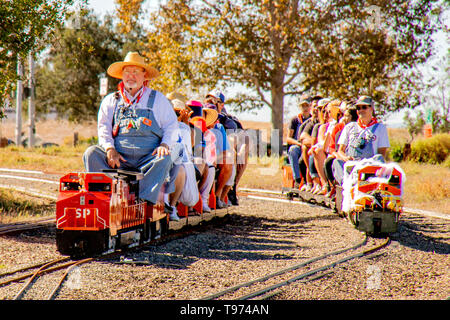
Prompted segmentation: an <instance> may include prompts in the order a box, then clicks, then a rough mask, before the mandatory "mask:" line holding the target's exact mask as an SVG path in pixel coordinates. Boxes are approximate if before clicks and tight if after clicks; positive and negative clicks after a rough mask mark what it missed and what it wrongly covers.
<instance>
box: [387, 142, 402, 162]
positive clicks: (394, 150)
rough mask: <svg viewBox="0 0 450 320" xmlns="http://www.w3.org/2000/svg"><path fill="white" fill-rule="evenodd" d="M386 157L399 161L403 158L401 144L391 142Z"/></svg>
mask: <svg viewBox="0 0 450 320" xmlns="http://www.w3.org/2000/svg"><path fill="white" fill-rule="evenodd" d="M388 159H389V160H392V161H394V162H401V161H402V160H403V146H402V145H400V144H393V145H392V146H391V148H390V149H389V158H388Z"/></svg>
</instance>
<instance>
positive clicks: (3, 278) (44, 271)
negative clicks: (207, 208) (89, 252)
mask: <svg viewBox="0 0 450 320" xmlns="http://www.w3.org/2000/svg"><path fill="white" fill-rule="evenodd" d="M221 212H222V213H224V212H225V211H224V210H222V211H221ZM217 218H218V219H216V220H210V221H205V223H202V224H198V225H194V226H193V225H185V226H184V227H182V228H180V229H179V230H170V232H169V234H168V235H166V236H164V237H161V238H158V239H154V240H151V241H149V242H146V243H143V244H140V245H137V246H134V247H132V248H124V249H118V250H116V251H114V252H106V253H104V254H102V255H98V256H93V257H86V258H84V259H80V260H73V259H71V258H69V257H62V258H57V259H54V260H49V261H44V262H40V263H38V264H35V265H31V266H27V267H24V268H20V269H17V270H14V271H10V272H6V273H3V274H0V288H1V287H5V286H9V285H11V284H13V283H18V282H23V281H25V280H26V283H25V284H24V285H23V286H22V288H21V289H20V290H19V292H18V293H17V294H16V295H15V297H14V298H13V299H14V300H23V299H24V298H26V297H27V294H28V295H30V294H29V292H30V291H32V290H33V286H34V284H35V283H36V282H38V281H39V279H41V281H48V280H46V279H44V277H43V276H44V275H48V274H51V273H54V272H57V271H60V270H62V269H65V271H64V273H63V275H62V276H61V277H60V278H59V281H57V283H56V284H55V285H54V286H53V289H52V290H51V292H50V293H49V295H48V296H47V297H46V298H45V299H47V300H53V299H55V298H56V297H57V295H58V292H59V290H60V289H61V288H62V286H63V285H64V283H65V281H66V280H67V278H68V276H69V275H70V274H71V272H73V271H74V270H76V268H77V267H79V266H81V265H82V264H86V263H90V262H94V261H101V260H108V259H114V258H116V257H118V256H121V255H124V254H126V253H130V252H134V251H137V250H141V249H144V248H146V247H148V246H151V245H157V246H159V245H163V244H165V243H167V242H169V241H173V240H177V239H180V238H183V237H187V236H190V235H192V234H195V233H198V232H203V229H204V228H208V227H209V226H210V225H211V224H212V225H214V224H215V223H220V219H221V218H223V217H220V216H217ZM116 263H117V262H116ZM127 263H128V264H139V263H140V262H139V261H127Z"/></svg>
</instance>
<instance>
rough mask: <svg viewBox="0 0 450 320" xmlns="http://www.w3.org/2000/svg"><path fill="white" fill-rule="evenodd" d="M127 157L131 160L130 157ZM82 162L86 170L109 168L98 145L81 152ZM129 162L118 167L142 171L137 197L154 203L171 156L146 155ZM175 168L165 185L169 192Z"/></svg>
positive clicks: (173, 181) (95, 170)
mask: <svg viewBox="0 0 450 320" xmlns="http://www.w3.org/2000/svg"><path fill="white" fill-rule="evenodd" d="M128 159H129V160H131V159H130V158H128ZM83 162H84V166H85V168H86V172H102V170H103V169H111V167H110V166H109V165H108V163H107V162H106V153H105V151H104V150H103V148H101V147H100V146H91V147H89V148H88V149H87V150H86V151H85V153H84V154H83ZM130 162H131V161H130ZM130 164H131V163H129V162H122V163H121V165H120V169H123V170H129V171H138V172H142V173H143V174H144V178H143V179H142V180H141V181H139V198H141V199H145V200H147V201H150V202H151V203H153V204H156V201H157V200H158V194H159V191H160V190H161V187H162V186H163V184H164V181H165V179H166V178H167V176H168V175H169V171H170V170H171V169H172V159H171V156H164V157H161V158H157V157H156V156H152V155H148V156H147V157H145V159H140V161H139V163H138V164H133V165H130ZM175 170H176V169H173V170H172V176H171V181H170V183H169V186H167V188H168V189H169V190H168V191H169V193H170V190H172V192H173V190H174V188H175V187H174V183H175V177H176V172H175Z"/></svg>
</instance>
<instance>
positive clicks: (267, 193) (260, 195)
mask: <svg viewBox="0 0 450 320" xmlns="http://www.w3.org/2000/svg"><path fill="white" fill-rule="evenodd" d="M238 193H240V194H241V195H244V196H246V197H247V198H249V199H255V200H266V201H276V202H283V203H291V204H294V205H305V206H318V207H322V206H321V205H318V204H311V203H307V202H302V201H299V200H288V199H286V195H283V194H282V192H281V191H277V190H264V189H252V188H239V189H238ZM403 211H404V213H412V214H417V215H420V216H426V217H430V218H440V219H445V220H450V215H449V214H445V213H441V212H435V211H428V210H420V209H415V208H409V207H404V208H403Z"/></svg>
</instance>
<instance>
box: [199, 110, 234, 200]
mask: <svg viewBox="0 0 450 320" xmlns="http://www.w3.org/2000/svg"><path fill="white" fill-rule="evenodd" d="M214 107H215V106H213V105H211V104H206V105H205V110H207V109H212V110H214V109H213V108H214ZM207 129H208V130H209V131H210V132H212V133H213V134H214V135H215V142H216V148H215V150H216V157H217V160H216V163H215V165H216V189H215V193H216V206H217V208H219V209H222V208H226V207H228V204H227V203H226V202H225V197H226V196H227V193H226V192H225V187H226V186H228V189H229V188H231V186H232V185H233V181H234V177H235V175H236V170H235V166H233V164H234V163H233V159H234V150H231V147H230V143H229V141H228V137H227V132H226V131H225V128H224V126H223V125H222V124H220V123H218V122H216V123H212V124H210V125H209V126H208V127H207ZM233 167H234V170H233Z"/></svg>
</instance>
